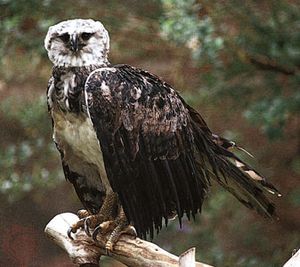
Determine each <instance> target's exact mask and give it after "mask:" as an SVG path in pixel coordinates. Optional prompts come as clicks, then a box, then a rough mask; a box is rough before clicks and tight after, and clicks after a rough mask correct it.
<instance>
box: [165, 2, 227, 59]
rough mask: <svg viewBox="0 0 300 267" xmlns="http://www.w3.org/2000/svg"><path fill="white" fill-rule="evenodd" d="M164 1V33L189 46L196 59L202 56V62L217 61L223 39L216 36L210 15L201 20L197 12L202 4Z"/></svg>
mask: <svg viewBox="0 0 300 267" xmlns="http://www.w3.org/2000/svg"><path fill="white" fill-rule="evenodd" d="M162 2H163V7H164V10H165V19H164V20H163V23H162V32H163V34H164V35H165V36H167V37H168V38H169V39H170V40H172V41H175V42H177V43H179V44H184V45H186V46H187V47H189V48H190V49H191V50H192V52H193V56H194V58H195V59H196V60H197V59H199V58H201V64H204V63H205V62H213V61H214V62H215V61H216V60H217V54H218V52H219V51H220V50H221V49H222V47H223V39H222V38H221V37H219V36H215V28H214V25H213V22H212V20H211V18H210V17H209V16H204V17H203V18H202V19H200V20H199V18H198V16H197V13H198V12H199V11H200V10H201V5H200V4H197V3H196V1H195V0H188V1H181V0H163V1H162ZM203 57H204V58H203ZM215 63H216V62H215Z"/></svg>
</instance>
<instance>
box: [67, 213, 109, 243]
mask: <svg viewBox="0 0 300 267" xmlns="http://www.w3.org/2000/svg"><path fill="white" fill-rule="evenodd" d="M77 216H78V217H79V219H80V220H79V221H78V222H76V223H75V224H73V225H72V226H71V227H70V228H69V230H68V233H67V234H68V237H69V238H70V239H73V237H72V233H76V232H77V230H78V229H80V228H83V229H84V231H85V232H86V234H87V235H88V236H91V233H90V229H95V228H96V227H97V226H98V225H99V224H101V223H102V222H103V221H104V220H105V219H106V218H104V216H102V215H101V214H96V215H91V214H90V213H89V212H88V211H87V210H79V211H78V212H77Z"/></svg>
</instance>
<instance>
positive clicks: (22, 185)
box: [0, 96, 62, 201]
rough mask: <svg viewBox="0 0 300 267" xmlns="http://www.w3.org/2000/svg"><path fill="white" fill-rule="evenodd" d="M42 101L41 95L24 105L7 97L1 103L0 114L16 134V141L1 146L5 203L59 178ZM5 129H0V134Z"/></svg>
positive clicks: (1, 188)
mask: <svg viewBox="0 0 300 267" xmlns="http://www.w3.org/2000/svg"><path fill="white" fill-rule="evenodd" d="M45 101H46V100H45V97H44V96H43V97H40V98H38V99H36V100H33V101H31V102H25V103H24V100H22V99H21V98H12V97H11V98H7V99H6V100H5V101H3V102H2V103H1V109H0V112H1V113H2V114H6V119H8V120H10V121H13V122H14V124H15V125H17V127H18V133H19V138H18V139H16V140H14V142H11V143H7V144H6V145H3V148H2V149H1V151H0V169H1V173H0V192H1V193H2V194H4V195H5V196H6V197H7V199H8V200H9V201H15V200H17V199H19V198H22V197H23V196H24V194H26V193H27V192H30V191H32V190H33V189H34V188H40V187H47V188H51V187H52V186H55V185H56V184H57V183H58V182H59V181H60V179H61V178H62V173H61V171H60V170H59V169H58V168H57V164H59V162H58V161H57V160H55V159H58V154H57V152H56V151H55V149H54V145H53V144H52V142H51V138H50V125H49V124H50V119H49V118H48V116H47V107H46V104H45ZM8 130H9V129H2V135H5V134H6V133H5V131H8ZM41 152H42V153H41ZM37 159H38V160H37ZM53 166H55V167H54V168H53ZM58 166H59V165H58Z"/></svg>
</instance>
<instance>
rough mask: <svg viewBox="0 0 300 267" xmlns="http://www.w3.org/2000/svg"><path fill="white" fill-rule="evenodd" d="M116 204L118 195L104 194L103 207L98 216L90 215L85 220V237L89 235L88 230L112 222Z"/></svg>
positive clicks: (112, 193) (111, 192) (113, 193)
mask: <svg viewBox="0 0 300 267" xmlns="http://www.w3.org/2000/svg"><path fill="white" fill-rule="evenodd" d="M117 203H118V194H117V193H115V192H113V191H110V192H108V193H107V194H106V197H105V199H104V202H103V205H102V207H101V209H100V211H99V213H98V214H95V215H90V216H88V217H87V218H86V219H85V222H84V230H85V232H86V233H87V235H90V231H89V228H92V229H94V228H96V227H97V226H98V225H99V224H101V223H103V222H105V221H109V220H113V219H114V218H113V217H114V216H113V213H114V211H115V209H116V206H117Z"/></svg>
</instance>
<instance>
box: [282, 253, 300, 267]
mask: <svg viewBox="0 0 300 267" xmlns="http://www.w3.org/2000/svg"><path fill="white" fill-rule="evenodd" d="M297 266H300V249H299V250H298V251H297V252H296V253H295V254H294V255H293V256H292V257H291V258H290V259H289V260H288V261H287V262H286V263H285V264H284V265H283V267H297Z"/></svg>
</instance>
